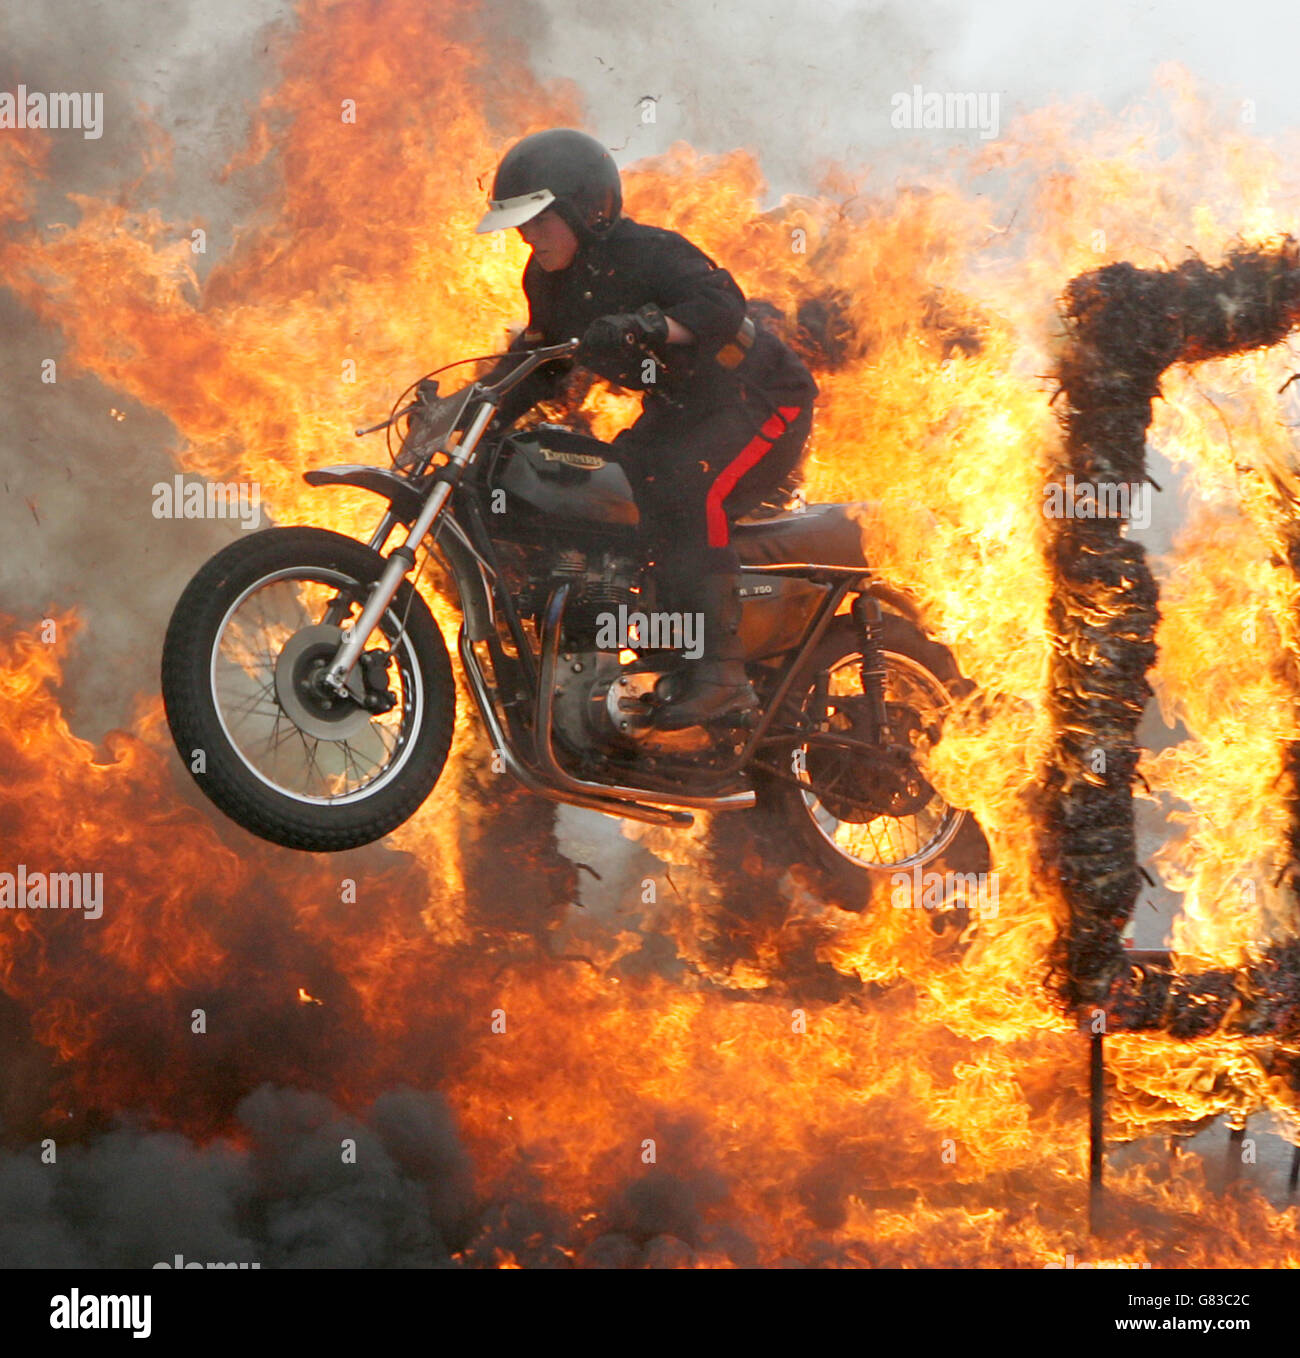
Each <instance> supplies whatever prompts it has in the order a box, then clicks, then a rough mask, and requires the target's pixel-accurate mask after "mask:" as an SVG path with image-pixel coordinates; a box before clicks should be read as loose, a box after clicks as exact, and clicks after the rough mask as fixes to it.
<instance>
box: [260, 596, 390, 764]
mask: <svg viewBox="0 0 1300 1358" xmlns="http://www.w3.org/2000/svg"><path fill="white" fill-rule="evenodd" d="M342 640H343V633H342V630H341V629H340V628H338V627H331V626H330V625H329V623H323V622H322V623H315V624H314V625H312V626H311V627H302V628H300V629H299V630H298V631H296V632H295V633H294V634H293V636H291V637H290V638H289V640H288V641H286V642H285V643H284V649H283V650H281V652H280V656H279V659H277V660H276V662H275V696H276V697H277V698H278V699H279V700H280V706H281V707H282V708H283V709H284V714H285V716H287V717H288V718H289V720H290V721H291V722H293V724H294V725H295V726H297V727H298V728H299V729H300V730H303V731H305V732H306V733H307V734H308V735H309V736H316V737H317V739H319V740H351V739H352V738H353V737H354V736H358V735H360V734H361V732H362V731H364V730H365V729H366V727H367V726H368V725H369V723H370V713H369V712H367V711H366V709H365V708H364V707H361V706H359V705H358V704H357V702H356V701H355V699H353V698H352V697H350V696H345V695H343V694H337V693H331V692H330V691H329V690H328V689H326V688H324V687H323V685H322V684H321V683H320V678H321V676H322V675H323V674H324V672H325V671H326V670H327V669H328V668H329V665H330V661H332V660H333V659H334V654H335V652H336V651H337V650H338V648H339V645H340V643H341V642H342Z"/></svg>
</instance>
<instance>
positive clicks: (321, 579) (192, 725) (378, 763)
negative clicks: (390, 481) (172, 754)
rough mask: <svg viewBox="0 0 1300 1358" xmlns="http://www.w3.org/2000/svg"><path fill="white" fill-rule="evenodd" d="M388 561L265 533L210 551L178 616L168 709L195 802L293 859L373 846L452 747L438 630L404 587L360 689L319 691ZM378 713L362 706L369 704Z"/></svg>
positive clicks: (355, 547)
mask: <svg viewBox="0 0 1300 1358" xmlns="http://www.w3.org/2000/svg"><path fill="white" fill-rule="evenodd" d="M384 565H385V562H384V559H383V558H382V557H380V556H379V555H378V554H377V553H375V552H373V551H371V550H370V549H369V548H368V547H365V546H363V545H362V544H361V543H358V542H355V541H353V540H352V539H351V538H346V537H342V536H341V535H339V534H337V533H330V532H327V531H325V530H323V529H319V528H273V529H270V530H268V531H267V532H264V533H257V534H255V535H253V536H251V537H247V538H242V539H240V540H239V541H238V542H234V543H232V544H231V545H230V546H229V547H227V548H225V550H224V551H221V552H218V553H217V555H216V556H215V557H213V558H212V560H211V561H209V562H208V563H207V565H205V566H204V567H203V569H202V570H200V571H199V573H198V574H197V575H196V576H195V577H194V579H193V580H192V581H191V582H190V584H189V586H188V587H187V589H186V590H185V593H184V594H182V595H181V598H180V600H179V602H178V603H177V605H176V608H175V610H174V612H173V614H172V618H171V622H170V624H169V625H168V628H167V639H166V641H165V643H164V646H163V661H162V690H163V703H164V706H165V708H166V711H167V721H168V724H169V726H170V727H171V732H172V738H173V739H174V740H175V742H176V748H177V750H178V751H179V752H180V755H181V758H182V759H183V760H184V761H185V764H186V766H187V767H188V768H189V770H190V772H191V774H193V776H194V779H195V781H196V782H197V783H198V785H199V787H200V788H202V790H203V792H204V793H205V794H206V795H207V796H208V797H209V798H210V799H211V800H212V801H213V802H214V803H215V804H216V805H217V806H218V807H219V808H220V809H221V810H222V811H224V812H225V814H226V815H227V816H229V817H230V818H231V819H232V820H234V821H236V822H238V823H239V824H240V825H242V826H244V828H245V829H247V830H251V831H252V832H253V833H254V834H256V835H260V836H261V837H262V838H263V839H269V840H271V841H272V842H273V843H276V844H283V845H285V846H287V847H288V848H292V849H310V850H322V851H333V850H339V849H350V848H354V847H356V846H357V845H359V844H367V843H369V842H370V841H371V840H375V839H379V838H381V837H382V836H383V835H386V834H388V832H389V831H390V830H393V829H395V828H396V827H397V826H398V825H400V824H401V823H402V822H403V821H405V820H406V819H407V818H408V817H409V816H411V815H412V813H413V812H414V811H415V810H416V809H417V808H418V807H419V806H420V804H421V803H422V802H423V801H424V799H425V798H426V797H427V796H428V795H429V792H430V791H431V790H432V788H433V785H434V784H435V783H436V782H437V780H438V775H439V773H440V772H441V771H442V766H443V764H444V762H445V761H446V758H447V752H448V750H449V748H450V745H451V734H452V727H453V724H454V720H455V712H456V689H455V683H454V680H453V679H452V673H451V662H450V660H449V659H448V656H447V648H446V646H445V645H444V643H443V640H442V635H441V633H440V632H439V631H438V628H437V625H436V624H435V623H434V620H433V617H432V615H431V614H430V612H429V610H428V607H427V606H426V605H425V603H424V600H423V599H421V598H420V596H419V594H418V593H416V592H415V590H414V589H413V588H412V586H411V585H410V583H409V582H404V583H403V584H402V586H401V588H400V589H399V590H398V592H397V594H396V595H395V596H394V598H393V600H392V602H391V603H390V605H389V607H388V611H387V612H386V613H385V615H384V616H383V618H382V619H381V620H380V622H379V625H378V626H377V627H376V628H375V631H374V633H373V634H372V635H371V636H370V637H368V638H367V640H366V643H365V651H366V653H367V659H366V660H365V662H364V664H362V663H360V662H359V663H358V665H357V675H358V676H361V675H363V674H367V678H366V679H365V682H364V684H363V683H362V681H361V678H360V677H358V678H357V679H356V680H355V681H354V682H355V683H356V684H357V685H358V689H359V691H360V696H358V693H357V692H356V691H354V692H351V693H349V694H348V695H346V696H340V695H338V694H335V693H332V692H331V691H330V690H329V689H328V688H327V687H326V686H325V685H323V684H322V683H321V682H320V681H321V675H322V673H323V671H324V670H325V669H326V668H327V667H328V665H329V662H330V659H331V658H332V656H333V654H334V652H335V650H336V649H337V647H338V645H339V641H340V638H341V636H342V633H343V631H344V630H345V629H346V628H347V627H348V626H349V625H350V624H351V623H352V622H353V621H355V619H356V617H357V616H358V615H359V613H360V610H361V607H362V606H363V604H364V603H365V599H366V595H367V593H368V591H369V588H370V586H371V585H372V584H373V583H374V582H375V581H376V580H377V579H378V577H379V575H380V573H381V572H382V571H383V569H384ZM367 693H369V695H370V696H371V697H372V698H375V697H376V695H382V698H380V699H378V701H381V702H383V703H387V704H388V707H387V710H382V711H381V710H374V709H371V708H368V707H367V706H366V705H365V702H364V701H363V699H364V697H365V696H366V694H367Z"/></svg>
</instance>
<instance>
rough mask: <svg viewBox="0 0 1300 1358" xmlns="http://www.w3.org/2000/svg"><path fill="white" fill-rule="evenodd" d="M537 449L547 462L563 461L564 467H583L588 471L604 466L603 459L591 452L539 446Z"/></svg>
mask: <svg viewBox="0 0 1300 1358" xmlns="http://www.w3.org/2000/svg"><path fill="white" fill-rule="evenodd" d="M537 451H538V452H539V453H541V455H542V456H543V457H544V458H545V459H546V460H547V461H548V462H563V463H564V465H565V466H566V467H585V468H587V470H588V471H595V470H596V468H597V467H603V466H605V459H604V458H603V457H596V456H595V455H594V454H592V453H568V452H564V451H563V450H561V449H559V448H539V449H538V450H537Z"/></svg>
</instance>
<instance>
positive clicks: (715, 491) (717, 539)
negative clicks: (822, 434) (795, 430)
mask: <svg viewBox="0 0 1300 1358" xmlns="http://www.w3.org/2000/svg"><path fill="white" fill-rule="evenodd" d="M802 408H803V407H802V406H779V407H778V409H779V410H780V412H781V413H780V415H779V416H778V415H769V416H768V417H767V419H766V420H765V421H764V422H763V427H762V428H761V429H760V430H759V432H758V434H757V435H755V436H754V437H753V438H752V439H750V441H749V442H748V443H747V444H745V446H744V447H743V448H742V449H741V450H740V453H739V455H738V456H737V457H736V458H735V459H734V460H733V461H731V462H729V463H728V464H727V466H725V467H724V468H723V469H722V471H721V472H719V473H718V479H717V480H716V481H715V482H714V483H713V484H712V485H711V486H710V487H709V493H708V496H707V497H706V499H705V502H704V503H705V513H706V515H707V517H708V524H709V546H710V547H725V546H726V545H727V544H728V543H729V542H730V541H731V529H730V525H729V524H728V523H727V515H726V512H725V511H724V509H723V508H722V502H723V501H724V500H725V499H726V498H727V496H728V495H730V494H731V492H732V491H733V490H735V488H736V482H737V481H739V480H740V478H741V477H742V476H744V475H745V473H746V472H749V471H752V470H753V469H754V468H755V467H756V466H757V465H758V463H759V462H760V461H761V460H762V459H763V457H764V456H765V455H766V454H767V453H768V452H770V451H771V448H772V445H773V444H774V443H775V442H776V441H777V439H779V438H780V437H781V435H782V434H784V433H785V431H786V430H787V429H788V428H789V427H790V425H791V423H792V422H793V421H794V420H795V419H796V418H797V417H798V415H799V412H800V410H802Z"/></svg>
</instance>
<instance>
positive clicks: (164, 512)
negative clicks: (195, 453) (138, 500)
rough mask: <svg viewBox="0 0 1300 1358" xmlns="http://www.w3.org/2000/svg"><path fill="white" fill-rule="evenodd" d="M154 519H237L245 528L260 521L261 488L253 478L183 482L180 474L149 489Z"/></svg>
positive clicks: (253, 526) (252, 526) (184, 480)
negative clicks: (151, 496) (249, 479)
mask: <svg viewBox="0 0 1300 1358" xmlns="http://www.w3.org/2000/svg"><path fill="white" fill-rule="evenodd" d="M151 493H152V495H153V516H154V518H155V519H238V520H239V526H240V527H241V528H242V529H244V530H245V531H247V530H248V529H250V528H256V527H257V526H258V524H260V523H261V521H262V488H261V486H259V485H258V484H257V482H256V481H204V480H194V481H186V479H185V478H184V477H183V476H181V475H179V474H178V475H176V476H173V477H172V479H171V480H170V481H158V482H156V483H155V485H154V486H153V488H152V491H151Z"/></svg>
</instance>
